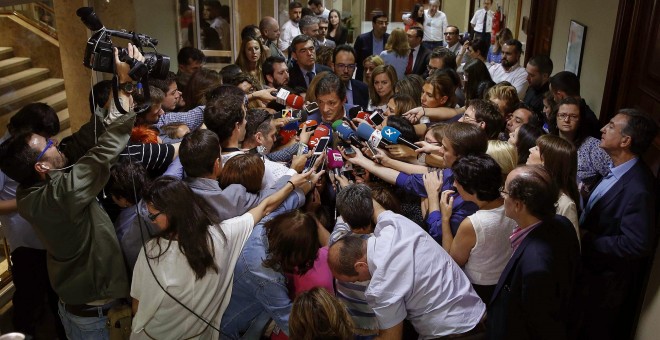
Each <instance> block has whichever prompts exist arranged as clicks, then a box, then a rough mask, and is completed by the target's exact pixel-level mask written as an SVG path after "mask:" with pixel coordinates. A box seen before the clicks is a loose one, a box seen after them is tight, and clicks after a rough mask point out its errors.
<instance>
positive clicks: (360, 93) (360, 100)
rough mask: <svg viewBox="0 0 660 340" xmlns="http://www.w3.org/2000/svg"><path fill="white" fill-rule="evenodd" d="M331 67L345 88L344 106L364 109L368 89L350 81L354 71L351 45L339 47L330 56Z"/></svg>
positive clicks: (367, 102) (353, 53) (360, 83)
mask: <svg viewBox="0 0 660 340" xmlns="http://www.w3.org/2000/svg"><path fill="white" fill-rule="evenodd" d="M332 66H333V68H334V70H335V74H336V75H337V76H339V79H341V82H342V83H343V84H344V86H346V104H347V105H348V106H349V107H352V106H355V105H359V106H362V107H363V108H366V107H367V105H369V88H368V87H367V84H365V83H363V82H361V81H359V80H356V79H352V78H353V72H354V71H355V67H356V66H357V65H356V64H355V50H354V49H353V47H351V45H339V46H337V48H335V51H334V52H333V54H332Z"/></svg>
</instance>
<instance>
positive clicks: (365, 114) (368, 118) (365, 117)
mask: <svg viewBox="0 0 660 340" xmlns="http://www.w3.org/2000/svg"><path fill="white" fill-rule="evenodd" d="M355 118H359V119H362V120H364V121H365V122H367V123H368V124H369V125H371V126H373V125H374V122H372V121H371V114H369V112H365V111H361V112H360V113H358V114H357V116H355Z"/></svg>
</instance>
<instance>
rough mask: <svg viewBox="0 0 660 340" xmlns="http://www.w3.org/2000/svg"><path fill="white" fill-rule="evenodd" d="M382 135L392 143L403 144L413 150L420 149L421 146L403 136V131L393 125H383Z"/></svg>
mask: <svg viewBox="0 0 660 340" xmlns="http://www.w3.org/2000/svg"><path fill="white" fill-rule="evenodd" d="M381 135H382V136H383V139H385V140H386V141H389V142H390V143H392V144H403V145H405V146H407V147H409V148H411V149H413V150H417V149H419V146H417V145H415V144H413V143H411V142H410V141H408V140H405V139H403V138H401V132H400V131H399V130H397V129H395V128H393V127H391V126H385V127H383V131H382V132H381Z"/></svg>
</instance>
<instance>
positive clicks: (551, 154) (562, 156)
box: [527, 135, 580, 240]
mask: <svg viewBox="0 0 660 340" xmlns="http://www.w3.org/2000/svg"><path fill="white" fill-rule="evenodd" d="M577 159H578V157H577V151H576V150H575V147H574V146H573V144H571V143H570V142H568V141H566V140H564V139H562V138H561V137H558V136H553V135H544V136H541V137H539V139H537V140H536V146H534V147H533V148H531V149H529V158H528V159H527V165H543V166H544V167H545V168H546V170H548V171H549V172H550V174H551V175H552V178H554V179H555V182H557V186H559V190H560V195H559V199H558V200H557V214H559V215H562V216H565V217H566V218H568V220H569V221H571V223H572V224H573V227H574V228H575V232H576V233H577V237H578V240H579V239H580V229H579V226H578V205H579V204H580V193H579V192H578V187H577V184H576V176H577Z"/></svg>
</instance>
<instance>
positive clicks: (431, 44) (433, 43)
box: [422, 41, 444, 51]
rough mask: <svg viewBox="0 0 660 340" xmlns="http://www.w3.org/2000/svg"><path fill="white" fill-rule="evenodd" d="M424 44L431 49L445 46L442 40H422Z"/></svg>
mask: <svg viewBox="0 0 660 340" xmlns="http://www.w3.org/2000/svg"><path fill="white" fill-rule="evenodd" d="M422 45H424V47H426V48H428V49H429V50H431V51H433V49H434V48H436V47H441V46H444V45H443V43H442V41H422Z"/></svg>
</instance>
